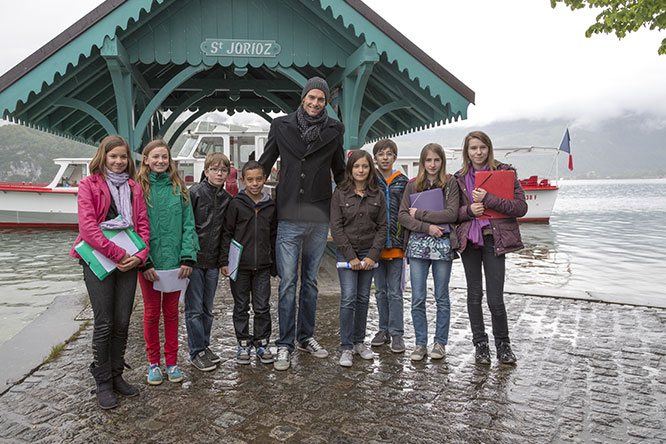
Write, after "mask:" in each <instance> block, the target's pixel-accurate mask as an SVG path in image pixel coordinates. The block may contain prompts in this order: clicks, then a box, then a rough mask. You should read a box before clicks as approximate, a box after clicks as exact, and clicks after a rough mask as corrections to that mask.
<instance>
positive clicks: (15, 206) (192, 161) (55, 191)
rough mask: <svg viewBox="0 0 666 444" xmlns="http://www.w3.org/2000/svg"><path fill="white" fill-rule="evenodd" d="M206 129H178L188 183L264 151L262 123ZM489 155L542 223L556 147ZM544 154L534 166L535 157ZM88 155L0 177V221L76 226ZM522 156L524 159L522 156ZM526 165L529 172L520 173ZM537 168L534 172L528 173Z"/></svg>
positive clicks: (455, 154) (412, 169) (409, 171)
mask: <svg viewBox="0 0 666 444" xmlns="http://www.w3.org/2000/svg"><path fill="white" fill-rule="evenodd" d="M207 126H214V128H213V129H212V130H200V128H201V127H202V124H201V123H200V124H199V125H197V127H196V128H195V129H194V130H191V131H188V132H187V134H184V137H185V142H184V144H183V146H182V148H180V150H179V152H178V155H177V156H175V157H174V161H175V162H176V165H177V167H178V171H179V174H180V175H181V177H182V178H183V180H184V181H185V183H186V185H187V186H188V187H189V186H191V185H192V184H194V183H196V182H199V180H200V179H201V176H202V172H203V168H204V160H205V158H206V156H207V155H209V154H211V153H214V152H221V153H224V154H225V155H226V156H227V157H228V158H229V159H230V160H231V161H232V162H233V163H234V166H235V167H236V168H237V169H238V170H240V169H241V168H242V167H243V165H244V164H245V163H246V162H247V161H248V160H250V159H259V158H260V157H261V155H262V154H263V151H264V145H265V144H266V140H267V138H268V132H267V131H266V130H265V129H263V128H252V127H244V126H240V125H232V124H217V125H212V124H210V123H208V124H207ZM445 151H446V156H447V170H448V171H450V172H453V171H457V170H458V169H459V168H460V165H461V164H462V161H461V148H446V149H445ZM494 151H495V158H496V159H497V160H499V161H501V162H504V163H509V164H512V165H514V166H515V167H516V168H517V171H518V174H519V176H518V177H519V178H520V182H521V184H522V186H523V189H524V190H525V197H526V199H527V204H528V211H527V214H526V215H525V217H523V218H521V219H519V220H520V221H523V222H542V223H547V222H548V221H549V219H550V216H551V213H552V211H553V206H554V205H555V199H556V198H557V192H558V189H559V187H558V185H557V183H556V182H555V180H554V179H553V178H555V177H557V156H558V154H559V152H560V151H559V150H558V149H557V148H548V147H533V146H532V147H503V148H495V149H494ZM537 158H541V159H542V160H543V159H545V161H546V163H545V166H544V165H543V161H542V162H541V163H542V165H541V167H540V169H539V170H538V172H537V169H538V168H537V166H538V165H536V164H535V162H534V160H535V159H537ZM89 161H90V159H79V158H69V159H66V158H63V159H55V160H54V162H55V163H56V164H58V165H59V166H60V168H59V170H58V173H57V174H56V175H55V177H54V179H53V181H52V182H51V183H49V184H26V183H20V184H19V183H0V226H22V227H52V226H64V227H67V226H71V227H75V226H77V222H78V219H77V202H76V198H77V192H78V183H79V182H80V181H81V179H83V178H84V177H86V176H87V175H88V174H89V168H88V163H89ZM525 161H527V162H525ZM418 166H419V159H418V157H409V156H401V157H398V159H397V161H396V164H395V167H396V168H399V169H401V170H402V171H403V173H404V174H405V175H406V176H407V177H410V178H412V177H416V173H417V172H418ZM278 171H279V159H278V162H277V164H276V167H275V168H273V171H272V172H271V177H270V180H269V181H268V182H267V183H266V188H267V190H268V191H272V190H274V188H275V185H276V182H275V179H276V178H277V177H278ZM523 171H530V176H526V175H521V173H522V172H523ZM534 172H537V174H534Z"/></svg>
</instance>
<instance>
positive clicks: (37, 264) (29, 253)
mask: <svg viewBox="0 0 666 444" xmlns="http://www.w3.org/2000/svg"><path fill="white" fill-rule="evenodd" d="M664 227H666V179H654V180H608V181H600V180H594V181H592V180H590V181H565V182H562V184H561V188H560V192H559V196H558V198H557V202H556V204H555V209H554V211H553V216H552V218H551V223H550V224H549V225H548V224H522V225H521V233H522V235H523V242H524V244H525V249H524V250H522V251H520V252H518V253H513V254H510V255H508V256H507V279H506V283H507V287H510V286H521V287H525V286H528V287H533V288H535V289H538V290H539V291H541V292H543V291H546V292H549V291H552V292H553V293H557V292H560V291H574V292H576V291H587V292H597V293H608V294H612V295H616V296H620V295H623V294H627V295H631V296H632V297H646V298H647V297H649V298H653V299H654V298H665V297H666V294H665V293H666V291H665V290H664V289H665V288H666V261H664V256H665V255H664V252H666V235H665V234H664V233H663V232H662V231H661V230H662V229H663V228H664ZM75 238H76V232H75V231H67V230H37V229H7V228H5V229H1V228H0V246H1V247H2V248H0V287H1V288H2V292H0V320H1V321H2V323H1V324H0V325H1V326H0V344H2V343H3V342H5V341H6V340H7V339H9V338H11V337H12V336H14V335H15V334H16V333H17V332H18V331H20V330H21V329H22V328H23V327H25V326H26V325H27V324H28V323H30V321H32V320H33V319H35V318H36V317H37V316H38V315H39V314H40V313H41V312H42V311H43V310H44V309H45V308H46V307H47V306H48V305H49V304H50V303H51V302H52V301H53V299H54V298H55V297H56V296H58V295H72V297H79V296H80V295H81V294H82V293H84V292H85V286H84V285H83V280H82V277H81V266H80V265H79V264H78V262H77V261H76V260H74V259H72V258H70V257H69V256H68V253H69V249H70V247H71V245H72V243H73V242H74V240H75ZM452 279H453V280H454V281H460V282H464V273H463V270H462V264H461V263H460V261H456V262H455V264H454V267H453V272H452ZM407 315H408V314H407ZM63 339H64V338H63Z"/></svg>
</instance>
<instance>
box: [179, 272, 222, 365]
mask: <svg viewBox="0 0 666 444" xmlns="http://www.w3.org/2000/svg"><path fill="white" fill-rule="evenodd" d="M218 277H219V270H218V269H217V268H198V267H192V274H191V275H190V285H188V286H187V292H186V293H185V326H186V327H187V345H188V346H189V348H190V358H193V357H195V356H196V355H197V353H199V352H201V351H203V350H204V349H205V348H206V347H208V346H209V345H210V329H211V327H212V326H213V299H214V298H215V290H216V289H217V280H218Z"/></svg>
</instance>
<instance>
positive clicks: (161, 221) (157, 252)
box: [146, 172, 199, 270]
mask: <svg viewBox="0 0 666 444" xmlns="http://www.w3.org/2000/svg"><path fill="white" fill-rule="evenodd" d="M149 180H150V196H148V195H146V207H147V209H148V221H149V222H150V255H149V257H148V263H147V264H146V265H147V268H149V267H150V266H151V265H152V266H153V267H155V269H156V270H171V269H174V268H179V267H180V266H181V264H183V263H186V264H187V265H190V264H189V263H188V262H191V263H192V264H193V263H194V262H196V259H197V252H198V251H199V240H198V238H197V233H196V229H195V224H194V213H193V212H192V205H191V204H190V203H186V202H185V199H184V198H183V197H182V195H181V194H180V192H179V193H178V196H176V195H175V194H173V185H172V183H171V180H169V174H168V173H155V172H151V173H150V176H149Z"/></svg>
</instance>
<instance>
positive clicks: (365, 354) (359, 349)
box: [353, 342, 374, 360]
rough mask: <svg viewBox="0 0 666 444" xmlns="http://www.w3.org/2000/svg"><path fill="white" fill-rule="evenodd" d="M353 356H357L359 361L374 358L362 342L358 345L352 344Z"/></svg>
mask: <svg viewBox="0 0 666 444" xmlns="http://www.w3.org/2000/svg"><path fill="white" fill-rule="evenodd" d="M353 350H354V354H356V355H359V356H360V357H361V359H367V360H372V358H373V357H374V354H373V353H372V350H370V349H369V348H368V346H367V345H365V344H364V343H362V342H359V343H358V344H354V349H353Z"/></svg>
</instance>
